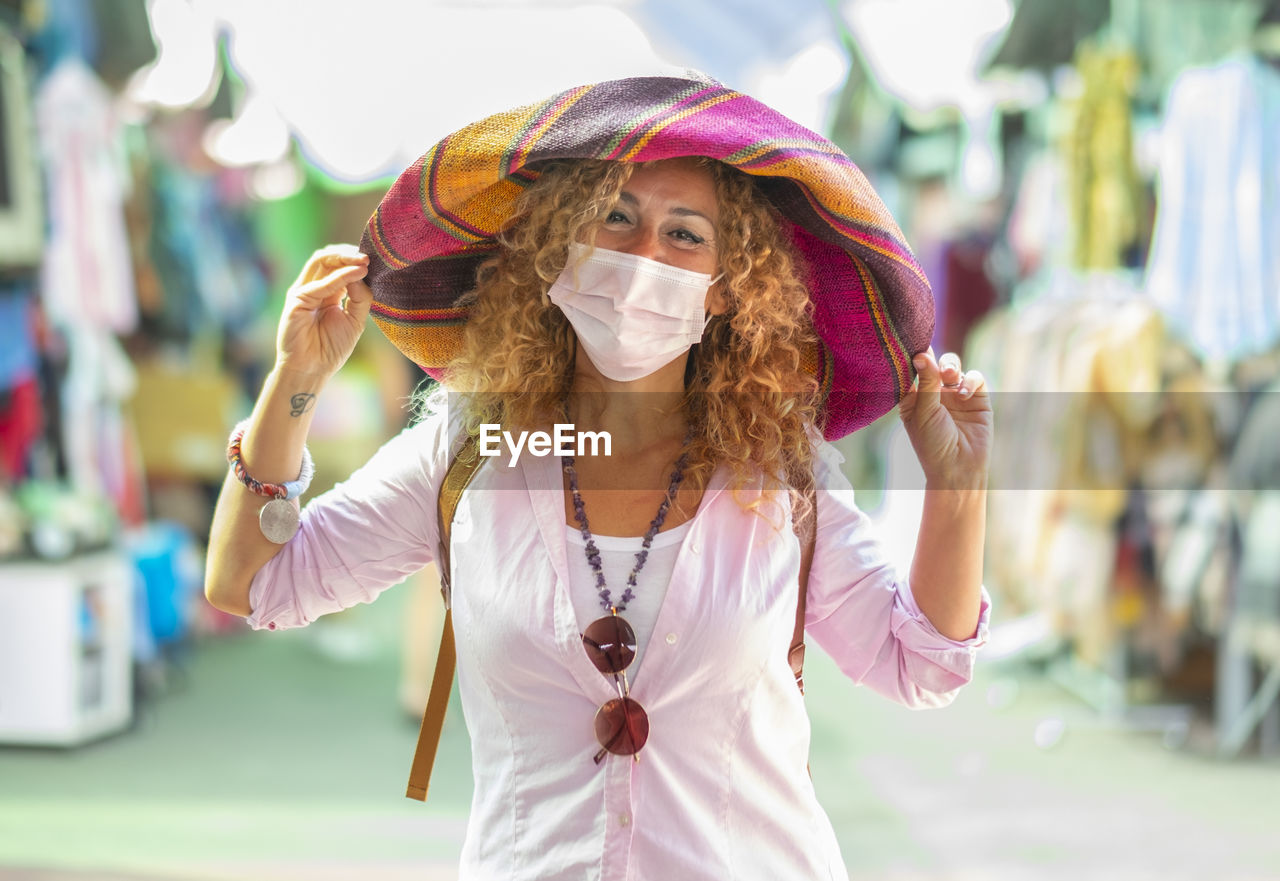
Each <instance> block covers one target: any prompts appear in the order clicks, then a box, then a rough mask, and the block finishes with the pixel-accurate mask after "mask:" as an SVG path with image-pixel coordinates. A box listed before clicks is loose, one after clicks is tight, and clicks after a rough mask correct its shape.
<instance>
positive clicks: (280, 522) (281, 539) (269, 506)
mask: <svg viewBox="0 0 1280 881" xmlns="http://www.w3.org/2000/svg"><path fill="white" fill-rule="evenodd" d="M301 522H302V518H301V517H299V516H298V508H297V505H296V503H295V502H291V501H288V500H286V499H272V500H271V501H269V502H267V503H266V504H265V505H263V507H262V511H261V512H260V513H259V514H258V527H259V528H260V529H261V530H262V534H263V535H265V536H266V537H267V540H268V541H272V542H275V543H276V544H278V545H282V544H284V543H285V542H287V541H288V540H289V539H291V538H293V537H294V536H295V535H297V534H298V526H299V525H300V524H301Z"/></svg>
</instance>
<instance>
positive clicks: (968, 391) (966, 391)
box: [960, 388, 973, 398]
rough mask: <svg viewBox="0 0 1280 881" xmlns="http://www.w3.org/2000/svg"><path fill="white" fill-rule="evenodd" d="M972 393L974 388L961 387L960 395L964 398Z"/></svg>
mask: <svg viewBox="0 0 1280 881" xmlns="http://www.w3.org/2000/svg"><path fill="white" fill-rule="evenodd" d="M971 394H973V389H971V388H962V389H960V397H962V398H967V397H969V395H971Z"/></svg>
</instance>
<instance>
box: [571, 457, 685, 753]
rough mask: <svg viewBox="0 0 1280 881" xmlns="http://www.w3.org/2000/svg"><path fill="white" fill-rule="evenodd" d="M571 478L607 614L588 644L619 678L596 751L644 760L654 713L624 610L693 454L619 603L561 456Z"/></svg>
mask: <svg viewBox="0 0 1280 881" xmlns="http://www.w3.org/2000/svg"><path fill="white" fill-rule="evenodd" d="M560 461H561V463H562V464H563V467H564V473H565V476H566V477H567V478H568V479H569V492H570V494H571V495H572V496H573V517H574V519H575V520H577V521H578V528H579V529H580V530H581V531H582V538H583V541H585V542H586V554H587V565H588V566H590V567H591V571H592V572H593V573H594V574H595V577H596V589H597V591H598V592H599V596H600V605H601V606H602V607H603V608H604V611H605V615H604V616H603V617H601V618H597V619H596V620H595V621H593V622H591V624H590V625H588V626H587V629H586V630H585V631H584V632H583V634H582V645H583V648H585V649H586V651H587V657H588V658H590V659H591V663H593V664H594V665H595V667H596V669H597V670H599V671H600V672H601V673H603V674H604V675H605V676H612V677H613V684H614V687H615V688H616V689H617V691H618V696H617V697H616V698H613V699H612V700H609V701H607V702H606V703H605V704H604V706H602V707H600V709H599V710H598V711H596V718H595V731H596V740H598V741H599V742H600V751H599V752H598V753H596V754H595V762H596V764H597V765H598V764H600V762H602V761H603V760H604V757H605V755H606V754H608V753H613V754H614V755H619V756H632V757H633V758H634V759H635V760H636V761H637V762H638V761H640V756H639V752H640V750H641V748H643V747H644V745H645V742H646V741H647V740H648V739H649V716H648V714H647V713H645V711H644V707H642V706H640V704H639V702H637V701H635V700H633V699H632V697H631V695H630V690H631V689H630V685H629V684H628V682H627V668H628V667H630V666H631V662H632V661H633V660H635V656H636V633H635V630H634V629H632V627H631V625H630V624H629V623H627V619H625V618H623V617H622V616H621V615H619V614H618V612H619V611H622V610H625V609H626V608H627V603H629V602H631V601H632V600H633V599H635V593H634V588H635V586H636V576H637V575H639V574H640V570H641V569H643V568H644V564H645V561H646V560H647V559H648V558H649V546H650V545H651V544H653V537H654V536H655V535H657V534H658V530H660V529H661V528H662V524H663V521H665V520H666V519H667V511H668V510H669V509H670V508H671V500H672V499H673V498H675V494H676V490H677V489H678V488H679V486H680V482H681V481H682V480H684V468H685V464H686V463H687V461H688V454H687V453H682V454H681V456H680V458H679V459H678V460H677V461H676V466H675V470H674V471H672V472H671V483H670V485H669V486H668V487H667V492H666V495H664V496H663V498H662V503H661V504H660V505H658V513H657V514H656V515H655V516H654V518H653V522H651V523H650V524H649V530H648V531H647V532H646V533H645V534H644V540H643V541H642V542H641V543H640V550H639V551H637V552H636V562H635V565H634V566H632V567H631V574H630V575H628V576H627V584H626V588H625V590H623V592H622V598H621V599H620V600H619V601H618V602H617V604H616V605H615V604H614V602H613V597H612V594H611V593H610V591H609V586H608V584H606V583H605V578H604V567H603V565H602V564H601V562H600V551H599V549H598V548H596V543H595V540H594V539H593V538H592V537H591V527H590V526H589V525H588V524H587V511H586V506H585V505H584V504H583V502H582V494H581V493H580V492H579V491H578V472H577V470H576V469H575V468H574V458H573V457H572V456H563V457H561V460H560Z"/></svg>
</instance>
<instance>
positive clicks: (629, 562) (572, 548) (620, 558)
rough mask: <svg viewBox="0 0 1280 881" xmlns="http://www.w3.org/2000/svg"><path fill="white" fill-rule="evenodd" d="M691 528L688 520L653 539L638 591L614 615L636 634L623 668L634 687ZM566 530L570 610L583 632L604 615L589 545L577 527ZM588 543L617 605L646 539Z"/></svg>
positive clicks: (595, 538) (595, 537) (609, 538)
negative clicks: (633, 652) (632, 652)
mask: <svg viewBox="0 0 1280 881" xmlns="http://www.w3.org/2000/svg"><path fill="white" fill-rule="evenodd" d="M692 523H693V521H692V520H686V521H685V522H684V523H681V524H680V525H679V526H677V527H675V528H673V529H668V530H666V531H665V532H659V533H658V534H657V535H655V536H654V537H653V544H651V545H649V556H648V557H646V558H645V562H644V568H643V569H641V570H640V574H638V575H637V576H636V586H635V588H634V589H633V590H632V593H633V594H634V595H635V598H634V599H632V600H631V602H629V603H627V608H626V609H625V610H624V609H619V610H618V613H619V614H620V615H622V617H624V618H626V619H627V623H628V624H630V625H631V628H632V629H633V630H634V631H635V632H636V646H637V649H636V659H635V660H634V661H632V662H631V666H630V667H629V668H628V669H627V678H628V679H629V680H631V681H632V682H634V681H635V678H636V672H637V670H638V669H639V667H640V662H641V661H643V660H644V653H645V647H646V646H648V644H649V638H650V637H651V636H652V635H653V629H654V626H655V625H656V624H657V621H658V610H659V609H660V608H662V601H663V599H664V598H665V597H666V595H667V588H668V587H669V586H670V584H671V572H672V570H674V569H675V567H676V557H677V556H678V555H679V553H680V544H681V542H683V541H684V537H685V535H687V534H688V532H689V526H690V524H692ZM564 529H565V532H564V535H565V543H566V544H567V545H568V552H569V594H570V596H571V597H572V599H573V610H574V612H575V613H577V616H578V630H579V632H581V631H583V630H585V629H586V628H587V625H588V624H590V623H591V622H592V621H594V620H596V619H597V618H599V617H600V616H601V615H604V614H605V610H604V608H603V607H602V606H601V605H600V593H599V590H598V589H597V588H596V576H595V573H594V572H592V571H591V565H590V564H589V563H588V562H587V543H586V541H585V540H584V539H583V538H582V531H581V530H579V529H578V527H576V526H568V525H566V526H565V528H564ZM592 540H593V541H595V544H596V548H597V549H598V550H599V551H600V565H601V567H602V569H603V571H604V583H605V585H606V586H607V587H608V588H609V596H610V597H612V598H613V602H614V603H615V604H616V603H619V602H621V600H622V595H623V593H625V592H626V590H627V576H628V575H630V574H631V567H633V566H634V565H635V564H636V553H637V552H638V551H639V550H640V547H641V545H642V544H643V543H644V538H643V537H641V536H634V537H625V538H622V537H618V536H612V535H594V534H593V535H592Z"/></svg>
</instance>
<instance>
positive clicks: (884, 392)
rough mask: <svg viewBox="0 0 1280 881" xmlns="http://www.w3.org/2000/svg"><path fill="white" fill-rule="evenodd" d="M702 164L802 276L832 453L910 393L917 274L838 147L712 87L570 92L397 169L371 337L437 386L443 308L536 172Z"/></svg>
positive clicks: (445, 334) (924, 286)
mask: <svg viewBox="0 0 1280 881" xmlns="http://www.w3.org/2000/svg"><path fill="white" fill-rule="evenodd" d="M680 156H709V157H711V158H713V159H718V160H720V161H721V162H724V163H725V164H727V165H731V166H733V167H734V168H737V169H739V170H740V171H743V172H745V173H747V174H750V175H753V176H754V177H755V178H756V180H757V182H758V183H759V185H760V188H761V190H762V191H763V192H764V193H765V194H766V195H767V196H768V198H769V199H770V200H771V201H772V202H773V204H774V205H775V206H776V207H777V209H778V211H779V212H780V213H781V215H782V217H783V218H784V226H785V227H786V232H787V234H788V235H789V237H790V239H791V241H792V243H793V244H794V246H795V248H796V250H797V251H798V252H799V254H800V255H801V257H802V258H803V261H804V264H805V266H806V273H807V274H806V277H804V278H803V281H804V282H805V284H806V285H807V287H808V290H809V292H810V296H811V297H812V299H813V307H814V309H813V321H814V327H815V329H816V331H817V334H818V337H819V338H820V340H821V344H820V345H819V346H817V347H815V351H813V352H810V353H807V359H806V360H807V362H808V363H807V365H806V367H807V369H811V370H812V371H813V373H814V375H815V376H817V378H818V380H819V382H820V384H821V388H822V392H823V400H824V406H825V411H826V414H825V416H826V418H825V425H824V432H823V433H824V434H825V436H826V437H827V439H828V440H834V439H836V438H839V437H843V436H844V435H846V434H848V433H849V432H851V431H853V430H855V429H857V428H860V427H862V426H863V425H866V424H867V423H869V422H871V421H873V420H874V419H876V418H878V417H879V416H881V415H883V414H884V413H886V412H887V411H888V410H890V409H891V408H892V407H893V406H895V405H896V404H897V402H898V401H899V399H900V398H901V397H902V395H903V394H905V393H906V391H907V390H908V389H909V388H910V386H911V382H912V379H913V376H914V370H913V368H912V366H911V356H912V354H914V353H916V352H919V351H922V350H923V349H925V348H926V347H927V346H928V344H929V339H930V337H931V335H932V333H933V296H932V294H931V292H930V289H929V283H928V281H927V280H926V279H925V275H924V272H923V270H921V268H920V265H919V263H917V262H916V259H915V257H913V256H912V254H911V250H910V249H909V248H908V247H907V243H906V241H905V240H904V239H903V235H902V231H901V230H900V229H899V228H898V225H897V223H896V222H895V221H894V220H893V218H892V217H891V216H890V215H889V211H888V209H886V208H885V206H884V203H883V202H882V201H881V200H880V197H879V196H877V195H876V193H875V191H874V190H873V189H872V188H871V185H870V184H869V183H868V182H867V179H866V177H865V176H864V175H863V174H862V172H861V171H859V170H858V168H857V166H855V165H854V164H853V162H852V161H851V160H850V159H849V158H848V157H847V156H845V155H844V153H843V152H841V151H840V149H839V148H838V147H836V146H835V145H834V144H832V143H831V142H830V141H828V140H827V139H826V138H824V137H822V136H821V135H817V134H815V133H813V132H811V131H809V130H808V129H806V128H804V127H803V126H800V125H798V124H796V123H795V122H793V121H791V120H790V119H788V118H787V117H785V116H783V115H782V114H780V113H778V112H777V111H775V110H772V109H771V108H769V107H767V106H765V105H764V104H761V103H760V102H759V101H756V100H755V99H753V98H750V97H748V96H746V95H743V94H741V93H739V92H736V91H734V90H733V89H729V88H726V87H725V86H723V85H720V84H719V83H715V82H711V81H708V80H702V79H691V78H682V77H637V78H631V79H622V80H611V81H608V82H602V83H597V84H595V85H587V86H580V87H578V88H574V89H569V90H568V91H565V92H561V93H560V94H558V95H555V96H553V97H551V98H548V99H547V100H545V101H542V102H540V103H537V104H530V105H528V106H524V107H517V108H516V109H514V110H509V111H507V112H505V113H499V114H496V115H494V116H490V117H488V118H486V119H482V120H480V121H479V122H475V123H472V124H471V125H468V126H466V127H465V128H463V129H461V130H459V131H457V132H455V133H454V134H451V135H449V136H448V137H446V138H445V139H444V140H442V141H440V143H438V144H436V145H435V146H434V147H432V148H431V149H430V150H428V151H427V152H426V153H425V154H424V155H423V156H422V157H421V158H420V159H419V160H418V161H416V162H415V163H414V164H413V165H411V166H410V167H409V168H408V169H406V170H405V171H404V172H403V173H402V174H401V175H400V177H399V178H398V179H397V180H396V182H395V183H394V184H393V185H392V187H391V189H390V191H389V192H388V193H387V195H386V196H385V197H384V198H383V200H382V202H381V204H380V205H379V206H378V208H377V210H376V211H374V213H373V216H372V217H371V218H370V219H369V223H368V225H367V227H366V228H365V233H364V238H363V240H362V242H361V250H362V251H364V252H365V253H367V254H368V255H369V274H368V278H367V281H368V284H369V286H370V287H371V288H372V290H373V295H374V303H373V309H372V314H373V318H374V321H375V323H376V324H377V325H378V327H379V328H380V329H381V330H382V332H383V333H385V334H386V335H387V337H388V338H389V339H390V340H391V341H392V342H393V343H395V345H396V346H397V347H398V348H399V349H400V351H402V352H404V354H405V355H407V356H408V357H409V358H410V359H411V360H413V361H414V362H415V363H416V364H418V365H419V366H420V367H422V368H423V369H424V370H426V371H427V373H429V374H431V375H433V376H435V377H437V378H439V377H440V376H441V375H442V373H443V370H444V368H446V367H447V366H448V364H449V362H450V361H451V360H452V359H453V358H454V357H455V356H456V354H457V353H458V351H459V348H460V344H461V340H462V332H463V325H464V324H465V323H466V320H467V308H466V307H465V306H459V305H458V300H459V298H460V297H461V296H462V295H463V294H464V293H466V292H467V291H469V290H470V289H471V288H472V287H473V286H474V284H475V274H476V269H477V267H478V266H479V264H480V263H481V262H482V261H484V260H485V259H486V258H487V257H489V256H490V255H491V254H492V253H493V252H494V250H495V249H496V248H497V242H496V240H495V238H494V237H495V235H496V234H497V233H498V232H499V230H501V229H502V228H503V227H504V226H505V225H506V224H507V223H508V222H509V221H510V220H511V218H512V215H513V211H514V206H515V202H516V199H517V197H518V196H519V195H520V192H521V190H522V189H523V188H524V187H526V186H528V185H529V183H530V182H531V181H533V180H535V179H536V178H537V176H538V165H539V163H542V162H546V161H547V160H550V159H612V160H619V161H624V162H645V161H650V160H656V159H671V158H675V157H680Z"/></svg>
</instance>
